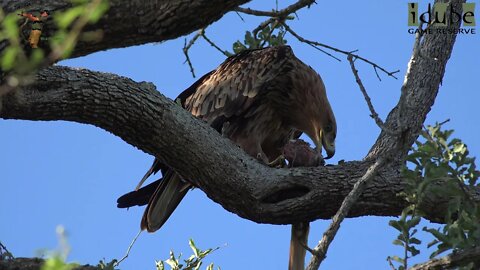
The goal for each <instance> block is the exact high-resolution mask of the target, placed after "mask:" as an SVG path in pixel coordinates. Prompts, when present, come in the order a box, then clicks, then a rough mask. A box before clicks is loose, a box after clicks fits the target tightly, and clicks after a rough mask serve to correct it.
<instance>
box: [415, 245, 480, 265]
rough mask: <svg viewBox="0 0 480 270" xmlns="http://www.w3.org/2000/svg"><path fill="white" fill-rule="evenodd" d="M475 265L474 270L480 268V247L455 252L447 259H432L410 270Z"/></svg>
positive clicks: (446, 257)
mask: <svg viewBox="0 0 480 270" xmlns="http://www.w3.org/2000/svg"><path fill="white" fill-rule="evenodd" d="M472 262H473V263H474V266H473V267H474V269H478V268H477V267H479V266H480V247H476V248H473V249H468V250H463V251H460V252H456V253H455V252H454V253H452V254H449V255H447V256H445V257H442V258H438V259H432V260H430V261H427V262H425V263H421V264H416V265H414V266H413V267H411V268H409V270H427V269H428V270H438V269H454V268H456V267H459V266H465V265H467V264H469V263H472Z"/></svg>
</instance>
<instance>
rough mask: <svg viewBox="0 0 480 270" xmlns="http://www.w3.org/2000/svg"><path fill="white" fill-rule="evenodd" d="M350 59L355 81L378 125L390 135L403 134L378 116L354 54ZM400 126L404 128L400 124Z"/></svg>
mask: <svg viewBox="0 0 480 270" xmlns="http://www.w3.org/2000/svg"><path fill="white" fill-rule="evenodd" d="M347 59H348V61H349V62H350V67H351V69H352V73H353V76H355V81H356V82H357V84H358V87H359V88H360V91H361V92H362V94H363V97H364V98H365V101H366V102H367V105H368V109H369V110H370V116H371V117H372V118H373V119H374V120H375V123H377V126H378V127H379V128H380V129H382V130H384V131H385V132H387V133H389V134H390V135H393V136H398V135H400V134H401V132H399V131H398V130H395V131H394V130H389V129H387V128H386V127H385V124H384V123H383V121H382V120H381V119H380V117H379V116H378V113H377V112H376V111H375V108H374V107H373V104H372V100H371V99H370V97H369V96H368V93H367V90H366V89H365V86H363V83H362V80H361V79H360V75H358V70H357V69H356V68H355V60H354V59H353V55H351V54H350V55H349V56H348V57H347ZM400 128H402V127H401V126H400Z"/></svg>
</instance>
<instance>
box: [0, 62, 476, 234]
mask: <svg viewBox="0 0 480 270" xmlns="http://www.w3.org/2000/svg"><path fill="white" fill-rule="evenodd" d="M445 63H446V61H445ZM407 98H408V97H407ZM2 99H3V100H0V117H2V118H5V119H28V120H68V121H75V122H80V123H87V124H93V125H96V126H98V127H100V128H103V129H105V130H107V131H109V132H111V133H113V134H115V135H117V136H119V137H121V138H122V139H124V140H125V141H126V142H127V143H129V144H132V145H134V146H136V147H138V148H139V149H141V150H143V151H145V152H147V153H149V154H152V155H154V156H156V157H158V158H160V159H161V160H162V161H163V162H165V163H167V164H169V165H170V166H172V167H173V168H174V169H175V170H176V171H177V172H179V173H181V174H182V175H183V176H184V177H185V178H187V179H191V181H193V182H194V184H195V185H197V186H199V187H200V188H201V189H202V190H203V191H205V193H206V194H207V195H208V196H209V197H210V198H211V199H213V200H214V201H216V202H218V203H220V204H221V205H222V206H223V207H224V208H226V209H227V210H229V211H231V212H234V213H236V214H238V215H240V216H242V217H244V218H247V219H250V220H253V221H256V222H262V223H273V224H291V223H294V222H298V221H306V220H315V219H318V218H330V217H332V216H333V215H334V214H335V212H336V211H337V210H338V208H339V206H340V204H341V202H342V200H343V198H344V197H345V196H346V195H347V194H348V193H349V192H350V190H351V189H352V188H353V185H354V184H355V182H356V180H357V179H359V178H361V177H362V176H363V175H364V173H365V172H366V171H367V169H368V168H369V167H370V166H371V164H373V161H371V160H366V161H361V162H359V161H352V162H346V163H343V164H339V165H337V166H326V167H316V168H292V169H273V168H269V167H267V166H264V165H262V164H260V163H259V162H257V161H256V160H254V159H253V158H251V157H250V156H248V155H247V154H245V153H244V152H243V151H241V150H240V149H239V148H238V147H237V146H235V145H233V144H232V143H231V142H230V141H229V140H227V139H225V138H223V137H222V136H220V134H218V133H217V132H216V131H214V130H213V129H211V128H210V127H209V126H208V125H207V124H205V123H202V122H201V121H198V120H197V119H195V118H194V117H193V116H191V115H190V114H189V113H188V112H187V111H185V110H183V109H182V108H181V107H180V106H178V105H177V104H176V103H174V102H173V101H171V100H169V99H167V98H165V97H164V96H162V95H161V94H160V93H159V92H158V91H156V90H155V88H154V86H153V85H151V84H148V83H136V82H134V81H132V80H130V79H128V78H124V77H120V76H116V75H113V74H108V73H100V72H92V71H88V70H79V69H71V68H66V67H60V66H55V67H50V68H47V69H44V70H42V71H40V72H39V73H38V75H37V82H36V83H35V84H32V85H30V86H27V87H24V88H21V89H18V90H17V91H15V92H12V93H10V94H8V95H5V96H3V97H2ZM412 104H414V103H413V102H412ZM427 104H428V103H427ZM419 106H425V105H424V103H421V102H420V103H419ZM418 111H424V112H426V111H428V110H426V109H420V108H419V109H418ZM422 117H424V115H418V116H415V117H414V118H422ZM405 121H406V122H407V123H418V124H419V125H421V124H422V122H420V121H419V120H418V119H405ZM198 138H202V140H198ZM186 145H188V147H185V146H186ZM404 147H407V146H404ZM408 147H409V146H408ZM401 149H403V148H401ZM180 157H182V158H180ZM185 157H188V158H185ZM402 165H403V161H401V160H397V161H394V162H391V163H389V164H387V165H385V167H384V168H383V169H382V170H380V171H379V173H378V174H377V176H376V177H375V178H374V179H372V182H371V183H370V184H369V185H368V187H367V188H366V190H365V191H364V193H363V194H362V196H361V197H360V199H359V201H358V202H357V204H356V205H355V206H354V207H353V208H352V209H351V211H350V213H349V215H348V216H350V217H354V216H363V215H379V216H391V215H397V214H399V213H400V212H401V210H402V209H403V207H404V206H405V202H404V201H403V200H402V199H401V198H400V197H398V196H397V194H398V193H399V192H400V191H402V190H403V185H402V180H401V177H400V173H399V172H400V166H402ZM219 168H221V170H220V169H219ZM219 187H221V188H219ZM479 194H480V192H478V191H477V193H476V194H475V196H476V198H478V197H479ZM444 203H446V199H445V198H434V197H432V204H431V206H430V208H428V209H425V211H426V212H427V213H428V215H429V216H428V217H427V218H429V219H430V220H437V221H438V220H441V219H442V217H443V213H442V212H441V208H440V207H438V206H439V205H442V204H444Z"/></svg>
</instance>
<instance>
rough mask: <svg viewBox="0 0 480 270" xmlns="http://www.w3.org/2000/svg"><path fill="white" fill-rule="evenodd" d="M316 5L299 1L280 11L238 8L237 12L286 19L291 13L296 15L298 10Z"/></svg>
mask: <svg viewBox="0 0 480 270" xmlns="http://www.w3.org/2000/svg"><path fill="white" fill-rule="evenodd" d="M314 3H315V0H299V1H298V2H295V3H294V4H291V5H290V6H288V7H286V8H284V9H281V10H278V11H261V10H254V9H251V8H241V7H237V8H236V9H235V11H238V12H241V13H245V14H248V15H254V16H265V17H272V18H273V17H276V18H281V17H286V16H288V15H289V14H291V13H295V12H296V11H297V10H300V9H302V8H304V7H306V6H308V7H310V6H311V5H312V4H314Z"/></svg>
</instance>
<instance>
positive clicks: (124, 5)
mask: <svg viewBox="0 0 480 270" xmlns="http://www.w3.org/2000/svg"><path fill="white" fill-rule="evenodd" d="M249 1H250V0H231V1H223V0H196V1H190V0H147V1H140V0H131V1H122V0H110V1H109V4H110V9H109V10H108V11H107V13H106V14H105V15H103V16H102V19H100V21H99V22H98V23H96V24H95V25H89V26H87V27H86V29H85V31H96V30H102V31H103V39H102V40H101V41H95V42H85V41H80V42H79V43H78V44H77V46H76V48H75V50H74V51H73V53H72V55H71V57H78V56H82V55H87V54H90V53H93V52H96V51H101V50H107V49H112V48H123V47H128V46H134V45H141V44H146V43H151V42H160V41H164V40H168V39H173V38H176V37H179V36H183V35H186V34H188V33H191V32H192V31H194V30H196V29H199V28H203V27H206V26H208V25H209V24H211V23H213V22H215V21H217V20H218V19H220V18H221V17H222V16H223V15H224V14H225V13H227V12H228V11H230V10H233V9H234V8H236V7H237V6H239V5H241V4H244V3H246V2H249ZM0 3H1V6H2V9H3V10H4V12H5V13H10V12H14V11H18V10H20V11H30V10H45V9H46V10H48V11H50V12H51V13H52V14H53V13H54V12H55V11H61V10H65V9H68V8H69V7H71V5H72V3H71V1H70V0H38V1H37V0H36V1H32V0H3V1H0ZM53 16H54V15H53ZM54 31H55V24H54V22H53V20H52V19H49V20H48V21H47V22H46V25H45V27H44V32H45V35H47V36H48V34H49V33H52V32H54ZM4 46H6V42H0V50H2V49H3V48H4Z"/></svg>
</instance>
